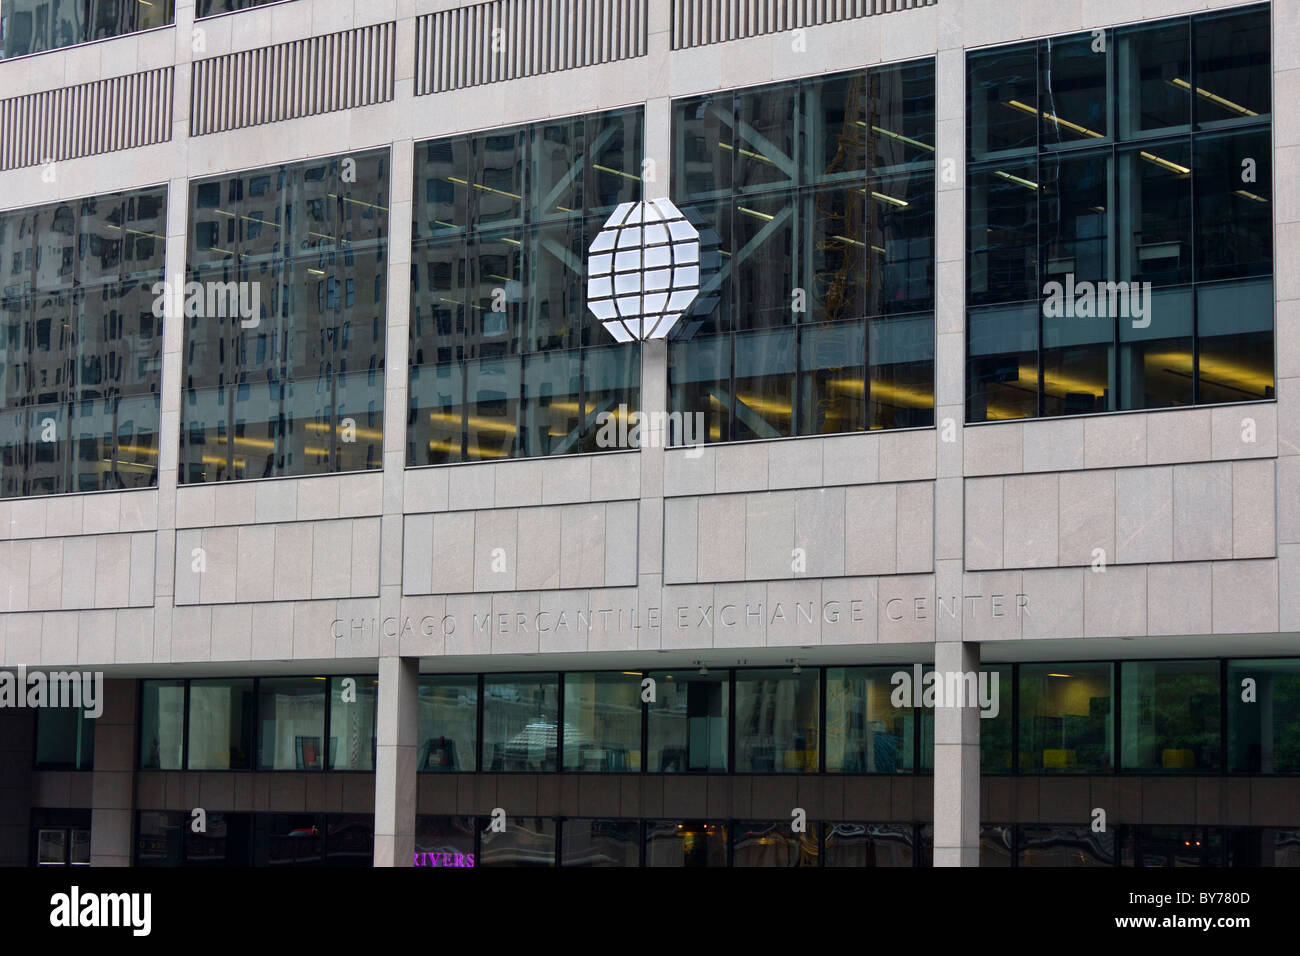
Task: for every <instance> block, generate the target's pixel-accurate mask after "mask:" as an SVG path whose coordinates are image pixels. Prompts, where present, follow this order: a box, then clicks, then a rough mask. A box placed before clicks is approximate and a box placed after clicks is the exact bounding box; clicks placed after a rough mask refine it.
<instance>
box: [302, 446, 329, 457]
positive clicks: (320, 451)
mask: <svg viewBox="0 0 1300 956" xmlns="http://www.w3.org/2000/svg"><path fill="white" fill-rule="evenodd" d="M302 453H303V454H304V455H328V454H329V453H330V450H329V449H328V448H317V447H316V446H315V445H303V447H302Z"/></svg>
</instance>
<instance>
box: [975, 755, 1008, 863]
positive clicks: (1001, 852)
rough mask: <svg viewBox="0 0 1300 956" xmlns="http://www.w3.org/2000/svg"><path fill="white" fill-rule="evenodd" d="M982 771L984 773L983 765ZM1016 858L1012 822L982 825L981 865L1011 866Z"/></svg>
mask: <svg viewBox="0 0 1300 956" xmlns="http://www.w3.org/2000/svg"><path fill="white" fill-rule="evenodd" d="M980 772H981V773H983V772H984V771H983V767H982V765H981V769H980ZM1015 858H1016V828H1015V827H1014V826H1011V825H1010V824H1006V825H999V824H991V823H985V824H981V826H980V866H994V867H1001V866H1011V865H1012V863H1013V861H1014V860H1015Z"/></svg>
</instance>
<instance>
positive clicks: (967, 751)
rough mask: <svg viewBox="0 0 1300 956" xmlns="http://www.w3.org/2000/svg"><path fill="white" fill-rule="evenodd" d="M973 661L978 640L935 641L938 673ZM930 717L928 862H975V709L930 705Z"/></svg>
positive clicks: (969, 667) (969, 666)
mask: <svg viewBox="0 0 1300 956" xmlns="http://www.w3.org/2000/svg"><path fill="white" fill-rule="evenodd" d="M979 665H980V651H979V645H978V644H974V643H967V642H964V641H943V642H940V643H938V644H936V645H935V648H934V667H935V670H936V671H937V672H938V673H939V675H940V676H942V675H944V674H949V673H953V672H958V671H959V672H962V673H966V672H978V671H979ZM963 703H965V702H963ZM934 718H935V719H934V865H935V866H979V864H980V727H979V724H980V713H979V708H978V707H936V708H935V711H934Z"/></svg>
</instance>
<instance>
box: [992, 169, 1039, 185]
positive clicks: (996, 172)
mask: <svg viewBox="0 0 1300 956" xmlns="http://www.w3.org/2000/svg"><path fill="white" fill-rule="evenodd" d="M993 175H994V176H1001V177H1002V178H1003V179H1005V180H1007V182H1012V183H1015V184H1016V185H1018V186H1024V187H1025V188H1026V189H1037V188H1038V183H1035V182H1030V181H1029V180H1028V179H1021V178H1020V177H1019V176H1013V175H1011V174H1010V173H1007V172H1003V171H1002V170H1000V169H995V170H994V171H993Z"/></svg>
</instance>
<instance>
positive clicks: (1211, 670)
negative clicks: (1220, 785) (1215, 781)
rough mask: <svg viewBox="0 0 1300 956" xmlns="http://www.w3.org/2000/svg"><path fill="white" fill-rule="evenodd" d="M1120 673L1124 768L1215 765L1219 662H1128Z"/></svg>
mask: <svg viewBox="0 0 1300 956" xmlns="http://www.w3.org/2000/svg"><path fill="white" fill-rule="evenodd" d="M1120 674H1121V678H1120V693H1121V695H1122V696H1121V701H1120V704H1121V713H1122V714H1123V719H1122V721H1121V751H1122V753H1123V755H1124V764H1123V766H1124V769H1125V770H1146V771H1153V770H1187V771H1199V772H1201V773H1204V772H1207V771H1211V772H1213V771H1217V770H1218V769H1219V767H1220V765H1221V758H1220V744H1221V742H1222V722H1221V718H1220V710H1219V706H1220V694H1219V662H1218V661H1126V662H1125V663H1124V664H1123V666H1122V667H1121V668H1120Z"/></svg>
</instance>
